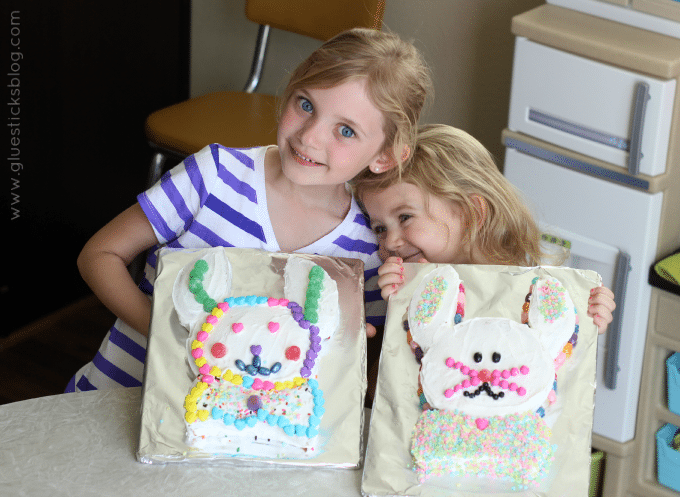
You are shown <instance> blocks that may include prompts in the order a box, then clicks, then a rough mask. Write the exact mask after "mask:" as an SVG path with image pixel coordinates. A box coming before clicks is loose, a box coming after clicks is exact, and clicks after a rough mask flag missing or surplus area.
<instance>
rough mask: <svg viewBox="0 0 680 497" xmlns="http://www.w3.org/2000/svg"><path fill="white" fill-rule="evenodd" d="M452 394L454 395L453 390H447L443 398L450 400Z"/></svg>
mask: <svg viewBox="0 0 680 497" xmlns="http://www.w3.org/2000/svg"><path fill="white" fill-rule="evenodd" d="M453 393H454V391H453V389H451V388H447V389H446V392H444V397H446V398H447V399H450V398H451V397H452V396H453Z"/></svg>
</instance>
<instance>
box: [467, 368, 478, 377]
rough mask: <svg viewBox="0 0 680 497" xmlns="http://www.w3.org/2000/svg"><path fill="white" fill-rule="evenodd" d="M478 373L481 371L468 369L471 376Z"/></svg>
mask: <svg viewBox="0 0 680 497" xmlns="http://www.w3.org/2000/svg"><path fill="white" fill-rule="evenodd" d="M478 374H479V373H478V372H477V371H476V370H474V369H471V370H470V371H468V375H470V376H477V375H478Z"/></svg>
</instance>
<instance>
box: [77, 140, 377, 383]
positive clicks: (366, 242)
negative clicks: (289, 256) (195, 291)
mask: <svg viewBox="0 0 680 497" xmlns="http://www.w3.org/2000/svg"><path fill="white" fill-rule="evenodd" d="M267 148H268V147H258V148H251V149H231V148H226V147H223V146H221V145H215V144H213V145H209V146H207V147H205V148H204V149H202V150H200V151H199V152H197V153H196V154H194V155H192V156H189V157H187V158H186V159H185V160H184V161H183V162H182V163H181V164H179V165H178V166H176V167H175V168H173V169H171V170H170V171H168V172H167V173H166V174H164V175H163V177H162V178H161V181H160V182H159V183H157V184H156V185H154V186H153V187H151V188H150V189H149V190H147V191H146V192H143V193H141V194H140V195H139V196H138V197H137V200H138V202H139V204H140V205H141V207H142V209H143V211H144V213H145V214H146V216H147V218H148V219H149V221H150V223H151V225H152V226H153V229H154V232H155V233H156V237H157V238H158V241H159V242H160V244H161V245H164V246H167V247H171V248H205V247H217V246H222V247H238V248H254V249H260V250H266V251H269V252H278V251H280V248H279V245H278V243H277V241H276V238H275V236H274V230H273V228H272V225H271V220H270V219H269V213H268V210H267V195H266V191H265V181H264V157H265V153H266V151H267ZM296 252H300V253H309V254H320V255H327V256H332V257H347V258H353V259H361V260H362V261H363V262H364V278H365V302H366V320H367V321H368V322H369V323H372V324H374V325H381V324H384V320H385V308H386V303H385V301H383V300H382V298H381V296H380V289H379V288H378V267H379V266H380V259H379V257H378V244H377V239H376V236H375V234H374V233H373V231H372V230H371V229H370V225H369V222H368V219H367V218H366V217H365V216H364V214H363V213H362V212H361V210H360V209H359V206H358V204H357V203H356V201H355V200H354V199H352V203H351V207H350V211H349V213H348V214H347V216H346V217H345V219H344V220H343V221H342V222H341V223H340V224H339V225H338V226H337V227H336V228H335V229H334V230H333V231H332V232H330V233H328V234H327V235H325V236H323V237H322V238H321V239H319V240H317V241H315V242H314V243H312V244H310V245H308V246H306V247H303V248H301V249H299V250H297V251H296ZM155 268H156V253H155V251H151V255H150V256H149V257H148V259H147V263H146V267H145V271H144V277H143V279H142V282H141V283H140V288H141V289H142V290H143V291H144V292H146V293H148V294H149V295H151V293H152V292H153V282H154V280H155V272H156V270H155ZM114 339H115V340H114ZM114 342H115V343H114ZM140 348H141V349H142V350H143V351H144V353H143V354H140ZM128 349H129V350H128ZM145 352H146V337H143V336H142V335H140V334H139V333H137V332H136V331H135V330H133V329H132V328H130V327H129V326H127V325H126V324H125V323H123V322H122V321H120V320H118V321H117V322H116V324H114V326H113V328H112V329H111V331H110V333H109V334H108V335H107V337H106V338H105V340H104V343H103V344H102V347H101V348H100V351H99V352H98V354H97V357H96V358H95V360H94V361H93V362H91V363H89V364H88V365H86V366H85V367H83V368H82V369H81V370H80V371H79V372H78V373H77V374H76V376H75V377H74V378H73V379H72V380H71V383H70V384H69V387H68V388H67V392H68V391H76V388H77V389H78V390H91V389H95V388H96V389H100V388H114V387H117V386H138V385H141V381H142V373H143V364H144V356H145ZM100 356H102V357H100Z"/></svg>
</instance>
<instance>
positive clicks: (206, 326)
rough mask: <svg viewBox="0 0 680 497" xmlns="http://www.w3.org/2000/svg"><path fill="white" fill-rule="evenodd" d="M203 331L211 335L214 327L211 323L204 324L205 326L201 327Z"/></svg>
mask: <svg viewBox="0 0 680 497" xmlns="http://www.w3.org/2000/svg"><path fill="white" fill-rule="evenodd" d="M201 329H202V330H203V331H205V332H206V333H210V332H211V331H212V330H213V325H211V324H210V323H203V326H201Z"/></svg>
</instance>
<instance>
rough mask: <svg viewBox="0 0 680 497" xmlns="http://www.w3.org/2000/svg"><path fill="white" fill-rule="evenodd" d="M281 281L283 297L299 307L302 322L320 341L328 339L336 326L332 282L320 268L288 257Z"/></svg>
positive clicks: (337, 317) (335, 288)
mask: <svg viewBox="0 0 680 497" xmlns="http://www.w3.org/2000/svg"><path fill="white" fill-rule="evenodd" d="M283 278H284V286H283V293H284V295H285V297H286V298H287V299H288V300H290V301H291V302H296V303H298V304H300V305H301V306H302V308H303V309H304V314H305V319H307V320H308V321H310V322H311V323H312V324H315V325H316V326H317V327H318V328H319V337H321V339H322V340H323V339H325V338H329V337H330V336H331V335H332V334H333V333H334V332H335V330H336V329H337V328H338V326H339V324H340V306H339V303H338V284H337V283H336V282H335V280H334V279H333V278H331V277H330V276H329V275H328V273H327V272H326V271H324V270H323V268H322V267H321V266H318V265H317V264H315V263H314V262H312V261H310V260H308V259H305V258H303V257H289V258H288V262H287V263H286V268H285V270H284V273H283ZM308 290H310V291H309V292H308ZM317 290H318V291H317ZM320 309H321V310H323V312H319V310H320Z"/></svg>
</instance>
